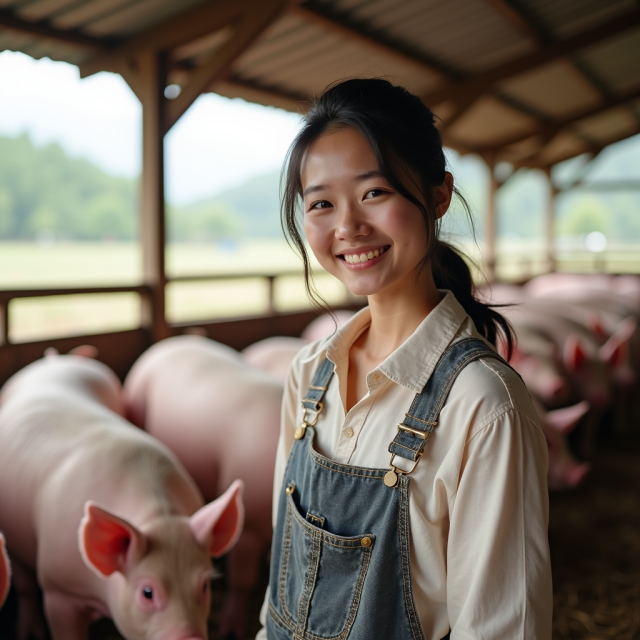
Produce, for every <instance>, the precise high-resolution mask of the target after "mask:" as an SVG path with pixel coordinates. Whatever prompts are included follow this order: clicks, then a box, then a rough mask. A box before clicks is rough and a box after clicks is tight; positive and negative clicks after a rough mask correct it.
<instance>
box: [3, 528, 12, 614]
mask: <svg viewBox="0 0 640 640" xmlns="http://www.w3.org/2000/svg"><path fill="white" fill-rule="evenodd" d="M10 586H11V564H10V563H9V556H8V555H7V550H6V548H5V542H4V536H3V535H2V534H1V533H0V609H2V605H3V604H4V601H5V600H6V599H7V594H8V593H9V587H10Z"/></svg>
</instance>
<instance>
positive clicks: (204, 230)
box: [0, 135, 280, 241]
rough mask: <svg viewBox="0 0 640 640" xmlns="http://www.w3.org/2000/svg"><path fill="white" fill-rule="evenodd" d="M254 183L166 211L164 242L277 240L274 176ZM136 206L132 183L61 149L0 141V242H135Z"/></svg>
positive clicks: (136, 185)
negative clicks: (231, 239) (252, 237)
mask: <svg viewBox="0 0 640 640" xmlns="http://www.w3.org/2000/svg"><path fill="white" fill-rule="evenodd" d="M252 182H253V183H254V184H247V185H244V186H243V187H240V188H236V189H231V190H229V191H228V192H226V193H225V194H221V196H220V197H217V198H214V199H211V200H207V201H204V202H201V203H197V204H195V205H191V206H186V207H174V206H170V205H168V206H167V235H168V239H169V240H170V241H189V240H196V241H218V240H226V239H230V238H237V237H240V236H247V235H249V236H255V235H258V236H273V235H279V234H280V228H279V224H278V217H277V216H278V213H277V176H268V177H267V178H266V181H265V177H262V178H258V179H256V180H254V181H252ZM256 187H258V188H259V190H261V191H262V193H260V194H257V193H255V191H256ZM274 196H275V197H274ZM138 199H139V183H138V181H137V180H129V179H127V178H122V177H115V176H112V175H109V174H107V173H105V172H104V171H102V170H101V169H99V168H98V167H96V166H95V165H93V164H92V163H90V162H88V161H86V160H80V159H75V158H71V157H69V156H68V155H67V154H66V153H65V151H64V150H63V149H62V147H60V145H58V144H49V145H47V146H44V147H40V148H39V147H36V146H35V145H34V144H33V143H32V141H31V140H30V138H29V137H28V136H27V135H22V136H19V137H17V138H10V137H3V136H0V240H36V239H39V238H44V237H46V238H55V239H60V240H104V239H110V240H135V239H137V238H138V234H139V228H138V227H139V222H138V221H139V214H138V211H139V207H138ZM261 203H262V204H261ZM265 203H266V206H265ZM274 205H275V206H274Z"/></svg>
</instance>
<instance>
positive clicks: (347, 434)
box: [344, 427, 353, 438]
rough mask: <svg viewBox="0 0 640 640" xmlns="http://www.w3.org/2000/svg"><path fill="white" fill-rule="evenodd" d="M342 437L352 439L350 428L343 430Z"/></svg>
mask: <svg viewBox="0 0 640 640" xmlns="http://www.w3.org/2000/svg"><path fill="white" fill-rule="evenodd" d="M344 435H345V436H347V438H353V429H352V428H351V427H349V428H348V429H345V430H344Z"/></svg>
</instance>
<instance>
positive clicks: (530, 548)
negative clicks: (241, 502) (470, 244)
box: [259, 79, 551, 640]
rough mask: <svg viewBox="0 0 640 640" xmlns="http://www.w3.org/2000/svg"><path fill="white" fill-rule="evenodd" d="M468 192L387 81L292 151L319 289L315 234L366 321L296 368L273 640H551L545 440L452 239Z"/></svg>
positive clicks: (278, 509) (347, 102)
mask: <svg viewBox="0 0 640 640" xmlns="http://www.w3.org/2000/svg"><path fill="white" fill-rule="evenodd" d="M454 193H455V189H454V183H453V176H452V174H451V173H450V172H448V171H447V170H446V165H445V158H444V154H443V151H442V141H441V139H440V134H439V133H438V130H437V129H436V127H435V125H434V118H433V114H432V113H431V111H430V110H429V109H428V108H427V107H426V106H425V105H424V104H423V103H422V102H421V100H420V99H419V98H418V97H416V96H414V95H412V94H410V93H409V92H408V91H406V90H405V89H403V88H402V87H397V86H393V85H392V84H390V83H389V82H387V81H385V80H379V79H369V80H362V79H353V80H347V81H345V82H342V83H339V84H336V85H334V86H333V87H331V88H330V89H328V90H327V91H326V92H325V93H324V95H323V96H321V97H320V98H319V100H318V101H317V102H316V103H315V104H314V105H313V106H312V108H311V109H310V111H309V112H308V114H307V116H306V118H305V123H304V126H303V128H302V130H301V132H300V133H299V134H298V136H297V138H296V140H295V141H294V143H293V145H292V147H291V149H290V153H289V156H288V163H287V167H286V185H285V198H284V204H283V227H285V229H286V230H287V232H288V234H289V240H290V242H291V244H292V245H293V246H294V247H295V248H296V249H297V250H298V252H299V253H300V254H301V256H302V259H303V263H304V266H305V273H306V275H307V287H309V288H310V282H309V272H310V264H309V257H308V255H307V253H306V249H305V245H304V241H303V237H304V236H306V239H307V240H308V243H309V247H310V248H311V251H312V252H313V255H314V256H315V258H316V259H317V260H318V262H319V263H320V265H321V266H322V267H324V268H325V269H326V271H327V272H329V273H330V274H331V275H333V276H334V277H335V278H336V279H337V280H339V281H340V282H342V283H343V284H344V285H345V286H346V287H347V289H348V290H349V291H351V292H352V293H354V294H357V295H364V296H367V299H368V307H366V308H365V309H363V310H362V311H361V312H359V313H358V314H356V315H355V316H354V317H353V318H352V319H351V320H350V321H349V322H347V323H346V324H345V325H344V326H342V327H341V328H340V329H339V330H337V332H336V333H335V334H334V335H333V336H331V337H329V338H324V339H322V340H320V341H317V342H314V343H311V344H310V345H308V346H307V347H304V348H303V349H302V350H301V351H300V353H299V354H298V356H297V357H296V358H295V359H294V361H293V364H292V366H291V368H290V370H289V377H288V381H287V384H286V387H285V396H284V400H283V419H282V427H281V433H280V442H279V446H278V454H277V459H276V469H275V485H274V505H275V506H274V523H275V530H274V538H273V546H272V553H271V576H270V583H269V590H268V594H267V601H266V603H265V605H266V606H265V607H264V611H265V612H266V611H268V615H267V616H265V618H264V619H263V623H264V624H265V631H263V632H261V634H259V637H262V638H264V637H265V634H266V636H268V639H269V640H290V639H292V638H298V637H305V638H317V637H341V638H347V637H348V638H349V640H370V639H371V638H386V639H388V640H400V639H403V640H405V639H406V638H412V639H413V640H426V639H427V638H428V639H429V640H439V639H440V638H449V637H452V638H478V637H491V638H507V637H508V638H518V639H521V640H525V639H526V640H534V639H535V640H547V639H548V638H550V631H551V580H550V578H551V575H550V564H549V551H548V543H547V518H548V505H547V490H546V466H547V459H546V456H547V449H546V443H545V440H544V437H543V435H542V433H541V431H540V428H539V425H538V418H537V416H536V413H535V409H534V408H533V406H532V405H531V401H530V397H529V394H528V392H527V390H526V389H525V387H524V385H523V383H522V381H521V380H520V378H519V377H518V376H517V375H516V374H515V372H514V371H513V370H512V369H510V367H509V366H508V365H507V363H506V362H504V361H503V360H502V359H501V358H500V357H499V356H498V355H497V354H496V353H495V351H494V350H493V348H492V347H491V346H490V345H491V343H495V339H496V336H497V335H498V333H500V332H502V333H503V334H504V335H505V337H506V339H507V340H510V338H511V334H510V327H509V325H508V323H507V322H506V321H505V320H504V318H502V316H500V315H499V314H498V313H497V312H496V311H495V310H493V309H491V308H489V307H488V306H486V305H484V304H482V303H480V302H479V301H478V300H476V298H475V297H474V289H473V286H472V279H471V275H470V272H469V268H468V267H467V265H466V263H465V262H464V260H463V258H462V257H461V256H460V255H459V254H458V253H457V252H456V251H455V250H454V249H453V248H452V247H451V246H449V245H448V244H446V243H444V242H443V241H441V240H440V239H439V238H438V235H439V226H440V220H441V218H442V217H443V216H444V215H445V214H446V212H447V210H448V208H449V205H450V202H451V198H452V195H453V194H454ZM334 376H335V378H336V380H335V381H333V377H334ZM396 425H397V427H396ZM436 425H437V430H436V429H435V427H436ZM389 454H391V455H390V457H389Z"/></svg>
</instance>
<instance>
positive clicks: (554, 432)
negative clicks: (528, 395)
mask: <svg viewBox="0 0 640 640" xmlns="http://www.w3.org/2000/svg"><path fill="white" fill-rule="evenodd" d="M533 404H534V406H535V408H536V411H537V412H538V417H539V418H540V425H541V427H542V433H543V434H544V437H545V439H546V441H547V447H548V448H549V471H548V473H547V482H548V485H549V489H550V490H551V491H560V490H562V489H574V488H575V487H577V486H578V485H579V484H580V483H581V482H582V481H583V480H584V477H585V476H586V475H587V473H589V469H590V468H591V467H590V465H589V463H587V462H581V463H579V462H578V461H577V460H576V459H575V458H574V456H573V455H572V453H571V452H570V451H569V447H568V446H567V441H566V436H567V435H568V434H569V433H571V431H573V429H575V427H576V425H577V424H578V422H579V420H580V419H581V418H582V416H584V415H585V414H586V413H587V411H588V410H589V403H588V402H584V401H583V402H579V403H578V404H576V405H574V406H572V407H565V408H564V409H555V410H554V411H548V412H547V411H545V410H544V409H543V407H542V405H541V404H540V403H539V402H537V401H536V400H534V403H533Z"/></svg>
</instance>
